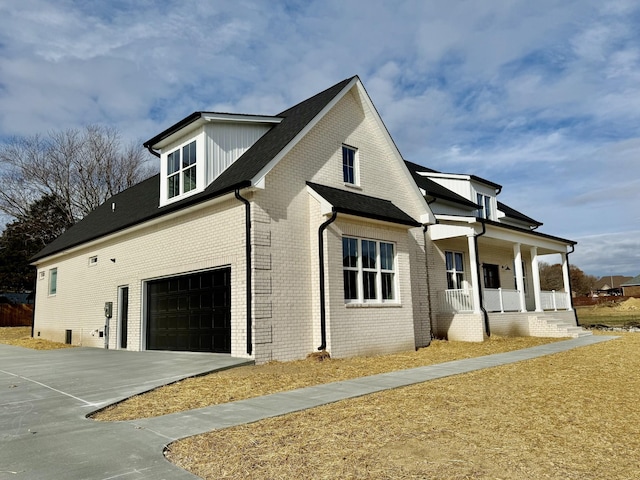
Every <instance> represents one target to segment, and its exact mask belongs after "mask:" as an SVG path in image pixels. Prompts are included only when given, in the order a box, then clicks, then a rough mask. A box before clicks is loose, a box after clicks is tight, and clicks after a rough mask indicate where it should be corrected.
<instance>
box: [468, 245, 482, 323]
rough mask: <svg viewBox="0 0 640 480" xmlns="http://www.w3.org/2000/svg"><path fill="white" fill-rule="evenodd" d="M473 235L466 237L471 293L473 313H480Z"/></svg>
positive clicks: (476, 254) (476, 258)
mask: <svg viewBox="0 0 640 480" xmlns="http://www.w3.org/2000/svg"><path fill="white" fill-rule="evenodd" d="M474 240H475V237H474V236H469V237H467V243H468V244H469V263H470V264H471V265H470V267H471V272H470V273H471V292H472V293H473V313H480V312H481V311H480V285H478V278H479V277H478V252H476V242H475V241H474Z"/></svg>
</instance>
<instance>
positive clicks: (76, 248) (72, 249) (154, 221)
mask: <svg viewBox="0 0 640 480" xmlns="http://www.w3.org/2000/svg"><path fill="white" fill-rule="evenodd" d="M243 190H247V188H245V189H243ZM233 198H235V194H234V192H229V193H225V194H223V195H221V196H219V197H214V198H211V199H209V200H207V201H203V202H199V203H196V204H194V205H192V206H190V207H186V208H184V209H179V210H175V211H173V212H171V213H167V214H165V215H161V216H158V217H153V218H151V219H149V220H145V221H143V222H141V223H138V224H135V225H132V226H130V227H125V228H123V229H122V230H118V231H116V232H113V233H110V234H107V235H104V236H102V237H98V238H96V239H94V240H89V241H88V242H84V243H80V244H78V245H74V246H71V247H69V248H66V249H64V250H61V251H59V252H55V253H53V254H51V255H47V256H45V257H41V258H38V259H36V260H35V261H34V262H32V263H31V265H34V266H38V265H40V264H42V263H48V262H51V261H52V260H56V259H58V258H60V257H63V256H65V255H69V254H72V253H75V252H77V251H79V250H84V249H86V248H92V247H95V246H96V245H99V244H101V243H104V242H108V241H110V240H114V239H117V238H119V237H121V236H123V235H128V234H130V233H134V232H137V231H138V230H142V229H144V228H148V227H152V226H154V225H158V224H160V223H163V222H167V221H170V220H173V219H174V218H177V217H181V216H183V215H186V214H189V213H192V212H196V211H198V210H201V209H203V208H206V207H210V206H212V205H215V204H217V203H223V202H225V201H227V200H231V199H233ZM239 205H240V204H239Z"/></svg>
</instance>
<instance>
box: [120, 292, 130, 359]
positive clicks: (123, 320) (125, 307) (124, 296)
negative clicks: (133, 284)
mask: <svg viewBox="0 0 640 480" xmlns="http://www.w3.org/2000/svg"><path fill="white" fill-rule="evenodd" d="M119 301H120V308H118V312H119V313H120V348H122V349H126V348H127V326H128V325H129V287H120V298H119Z"/></svg>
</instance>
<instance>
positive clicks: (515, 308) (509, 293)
mask: <svg viewBox="0 0 640 480" xmlns="http://www.w3.org/2000/svg"><path fill="white" fill-rule="evenodd" d="M483 293H484V296H483V299H484V308H485V309H486V310H487V311H488V312H519V311H520V310H522V307H521V306H520V292H519V291H518V290H508V289H505V288H485V289H484V291H483Z"/></svg>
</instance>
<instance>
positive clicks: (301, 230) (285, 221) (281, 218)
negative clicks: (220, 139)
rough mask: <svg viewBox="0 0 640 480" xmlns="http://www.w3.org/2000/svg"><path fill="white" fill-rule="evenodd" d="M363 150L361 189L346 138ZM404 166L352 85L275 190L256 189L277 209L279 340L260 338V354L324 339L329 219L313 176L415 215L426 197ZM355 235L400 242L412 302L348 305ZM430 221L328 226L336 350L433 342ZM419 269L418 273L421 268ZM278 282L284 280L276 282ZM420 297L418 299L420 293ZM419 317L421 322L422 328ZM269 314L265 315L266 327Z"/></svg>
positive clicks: (309, 347) (299, 349)
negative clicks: (321, 263) (426, 226)
mask: <svg viewBox="0 0 640 480" xmlns="http://www.w3.org/2000/svg"><path fill="white" fill-rule="evenodd" d="M343 143H345V144H349V145H351V146H354V147H356V148H358V154H359V161H360V180H361V181H360V187H359V188H354V189H350V188H349V187H345V185H344V182H343V178H342V150H341V147H342V144H343ZM402 168H404V167H403V165H402V164H400V163H398V161H397V159H395V157H394V156H393V151H392V149H391V147H390V146H389V145H387V144H386V142H384V141H382V137H381V134H380V131H379V130H378V126H377V124H376V123H375V122H374V121H373V120H371V119H370V118H368V117H366V116H365V113H364V111H363V109H362V107H361V105H360V103H359V102H358V101H357V100H356V98H355V96H354V95H353V94H351V93H349V94H347V95H346V96H345V97H344V98H343V99H342V100H341V101H340V102H338V104H337V105H336V106H335V107H334V108H333V109H332V110H331V111H330V112H328V113H327V115H326V116H325V117H324V118H323V119H322V120H321V121H320V122H318V124H317V125H316V126H315V127H314V128H313V129H312V130H311V131H310V132H309V133H308V134H307V135H306V136H305V137H304V138H303V139H302V140H301V141H300V142H299V143H298V144H297V145H296V146H295V147H294V148H293V149H292V150H291V151H290V152H289V153H288V154H287V155H286V156H285V157H284V158H283V159H282V160H281V161H280V162H279V163H278V165H277V166H276V167H275V168H274V169H273V170H272V171H271V172H270V173H269V174H268V175H267V177H266V188H265V190H263V191H257V192H256V194H255V197H254V200H255V203H256V208H259V209H260V210H262V211H264V212H267V213H268V214H269V215H270V217H271V219H272V220H271V224H270V232H271V237H270V238H271V246H270V258H271V267H272V269H271V273H270V275H271V282H272V284H273V285H274V287H275V288H274V291H273V293H272V294H271V295H265V296H264V297H265V301H267V297H269V300H270V301H271V305H272V318H271V319H270V324H271V327H272V333H273V342H272V343H270V344H264V345H260V346H256V361H260V360H261V359H269V358H274V359H279V360H290V359H295V358H302V357H304V356H306V355H307V354H309V353H311V352H313V351H316V349H317V347H318V346H319V345H320V300H319V280H318V276H319V269H318V239H317V236H318V227H319V226H320V225H321V224H322V223H323V222H324V221H325V220H326V219H327V218H326V217H322V216H321V215H320V211H319V206H318V203H317V201H316V200H314V199H313V198H311V197H310V195H309V194H308V192H307V189H306V181H312V182H315V183H319V184H323V185H327V186H331V187H336V188H343V189H345V188H347V189H349V190H350V191H353V192H354V193H362V194H366V195H371V196H376V197H381V198H385V199H388V200H392V201H393V202H394V203H395V204H396V205H397V206H398V207H400V208H402V209H403V210H404V211H405V212H407V213H408V214H409V215H412V216H414V218H419V217H420V215H421V214H422V213H424V212H423V207H422V206H421V203H420V202H421V199H420V198H419V197H418V198H416V196H415V192H414V191H413V190H412V189H411V188H410V187H411V185H410V184H408V183H407V180H408V179H407V176H406V175H405V172H404V171H403V170H402ZM343 231H344V232H345V234H349V235H355V236H363V237H366V238H374V239H381V240H388V241H393V242H396V243H397V249H398V267H399V274H398V278H399V281H400V294H401V298H402V302H401V304H400V306H394V307H388V306H385V307H360V308H357V307H356V308H354V307H346V306H345V303H344V291H343V280H342V241H341V235H342V233H343ZM422 238H423V234H422V229H420V228H416V229H413V231H411V232H408V231H407V229H406V227H399V228H398V227H396V226H380V225H377V226H372V224H371V223H370V222H369V223H367V222H364V223H360V222H347V221H345V220H344V219H341V218H340V215H339V216H338V220H337V221H336V223H334V224H332V225H331V226H330V227H329V228H328V229H327V231H326V232H325V262H326V272H325V273H326V292H327V294H326V295H327V337H328V349H329V350H330V353H331V354H332V355H333V356H338V357H339V356H349V355H362V354H369V353H381V352H383V351H397V350H402V349H411V348H414V347H415V345H416V343H417V344H418V345H426V344H428V342H429V339H430V336H431V335H430V329H429V312H428V304H429V303H428V298H427V295H428V294H427V286H426V280H425V278H426V270H425V258H424V247H423V243H424V241H423V240H422ZM413 273H415V278H414V279H413V281H412V277H411V275H412V274H413ZM276 286H277V287H276ZM416 297H420V299H419V300H418V301H414V298H416ZM414 320H415V323H416V325H415V326H414ZM258 324H259V321H258V320H257V321H256V325H258Z"/></svg>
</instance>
